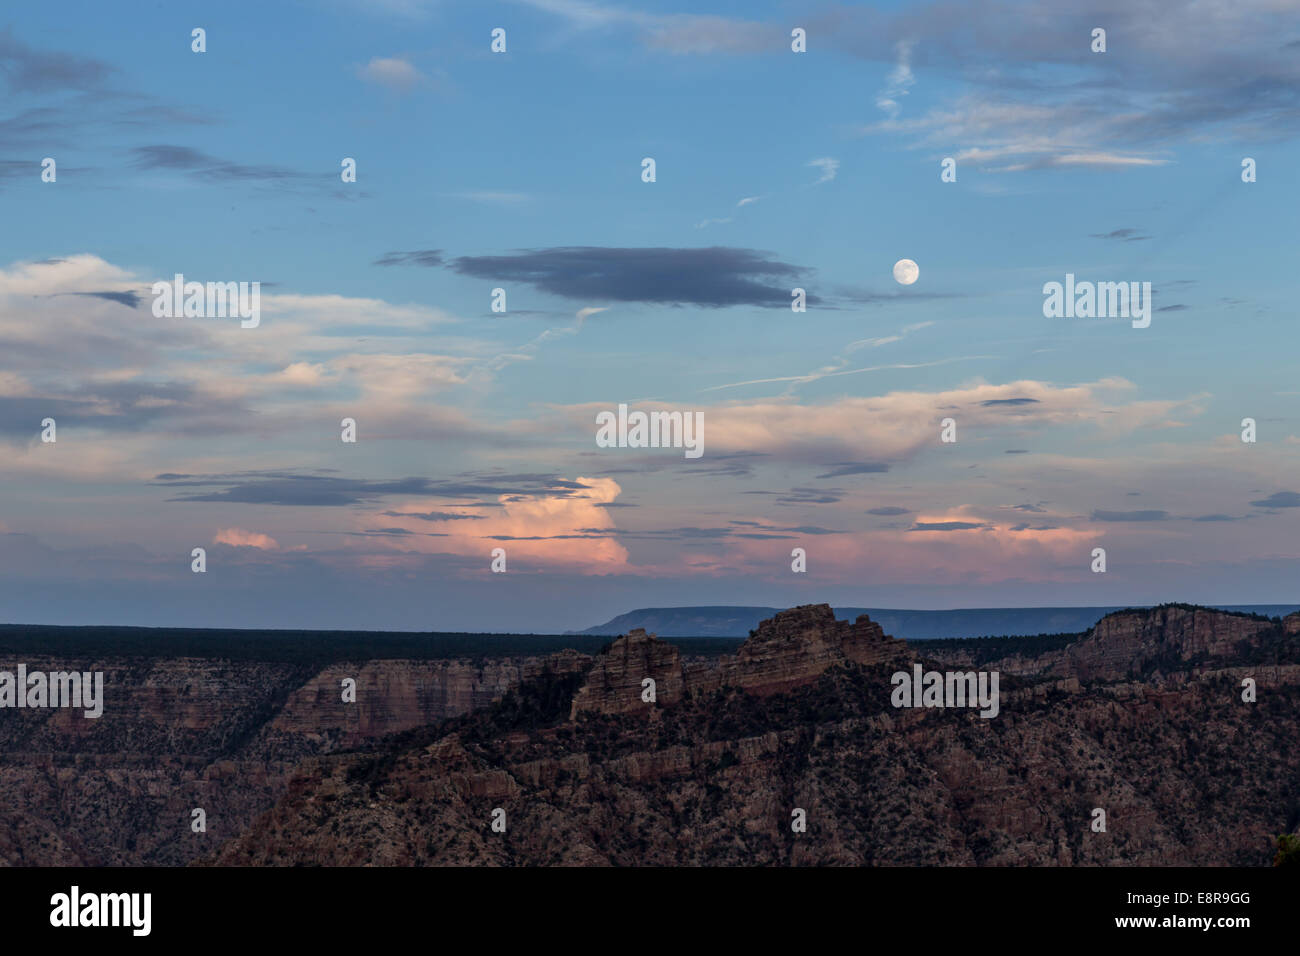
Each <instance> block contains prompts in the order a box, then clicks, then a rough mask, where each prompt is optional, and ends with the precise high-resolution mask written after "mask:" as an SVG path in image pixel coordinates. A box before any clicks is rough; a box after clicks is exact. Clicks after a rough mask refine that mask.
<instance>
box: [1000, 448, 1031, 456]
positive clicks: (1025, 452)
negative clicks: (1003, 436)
mask: <svg viewBox="0 0 1300 956" xmlns="http://www.w3.org/2000/svg"><path fill="white" fill-rule="evenodd" d="M1002 454H1004V455H1028V454H1029V449H1028V448H1008V449H1007V450H1006V451H1004V452H1003V453H1002Z"/></svg>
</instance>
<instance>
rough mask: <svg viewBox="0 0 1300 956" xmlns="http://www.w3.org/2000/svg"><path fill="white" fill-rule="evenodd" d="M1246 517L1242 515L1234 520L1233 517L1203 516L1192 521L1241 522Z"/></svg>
mask: <svg viewBox="0 0 1300 956" xmlns="http://www.w3.org/2000/svg"><path fill="white" fill-rule="evenodd" d="M1244 517H1246V516H1245V515H1242V516H1241V517H1236V518H1234V517H1233V516H1232V515H1201V516H1200V517H1199V518H1194V519H1192V520H1194V521H1240V520H1242V518H1244Z"/></svg>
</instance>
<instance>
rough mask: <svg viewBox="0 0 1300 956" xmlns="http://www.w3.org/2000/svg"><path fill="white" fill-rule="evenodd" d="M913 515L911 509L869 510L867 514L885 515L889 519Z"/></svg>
mask: <svg viewBox="0 0 1300 956" xmlns="http://www.w3.org/2000/svg"><path fill="white" fill-rule="evenodd" d="M911 513H912V509H910V508H868V509H867V514H869V515H885V516H888V517H894V516H896V515H910V514H911Z"/></svg>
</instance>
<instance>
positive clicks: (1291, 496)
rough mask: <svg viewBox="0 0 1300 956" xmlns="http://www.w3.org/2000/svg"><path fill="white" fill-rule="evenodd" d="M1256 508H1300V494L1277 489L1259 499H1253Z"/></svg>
mask: <svg viewBox="0 0 1300 956" xmlns="http://www.w3.org/2000/svg"><path fill="white" fill-rule="evenodd" d="M1251 504H1252V505H1254V506H1255V507H1256V508H1300V494H1296V493H1295V492H1294V491H1277V492H1274V493H1273V494H1271V495H1269V496H1268V497H1267V498H1262V499H1260V500H1259V501H1252V502H1251Z"/></svg>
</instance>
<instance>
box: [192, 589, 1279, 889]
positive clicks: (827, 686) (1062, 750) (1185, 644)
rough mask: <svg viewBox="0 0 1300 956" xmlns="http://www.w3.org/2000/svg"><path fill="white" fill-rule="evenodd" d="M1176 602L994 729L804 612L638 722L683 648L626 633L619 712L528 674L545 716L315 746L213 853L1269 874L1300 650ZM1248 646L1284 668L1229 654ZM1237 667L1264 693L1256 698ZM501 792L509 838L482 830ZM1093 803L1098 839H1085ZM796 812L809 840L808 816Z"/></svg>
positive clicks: (879, 652)
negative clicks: (569, 696) (283, 789)
mask: <svg viewBox="0 0 1300 956" xmlns="http://www.w3.org/2000/svg"><path fill="white" fill-rule="evenodd" d="M1169 610H1170V609H1168V608H1163V609H1158V610H1157V611H1153V612H1148V613H1147V614H1146V616H1145V618H1144V619H1142V620H1139V621H1136V622H1133V621H1131V620H1125V619H1123V617H1121V620H1120V621H1116V622H1110V623H1108V624H1107V625H1106V626H1105V627H1100V628H1099V629H1098V630H1099V631H1100V636H1099V635H1098V634H1097V633H1093V634H1090V635H1089V636H1087V637H1084V638H1082V639H1081V640H1080V641H1076V642H1075V645H1074V647H1075V649H1076V652H1075V654H1074V655H1071V654H1068V653H1067V650H1061V651H1057V652H1055V653H1054V654H1051V655H1043V656H1044V657H1045V658H1052V659H1051V660H1049V661H1046V662H1045V665H1044V667H1043V668H1042V674H1041V676H1040V677H1037V678H1034V677H1030V676H1026V677H1024V678H1021V679H1016V678H1010V679H1008V680H1007V681H1006V682H1004V685H1003V691H1002V695H1003V696H1002V705H1003V706H1002V710H1001V712H1000V715H999V716H998V717H997V718H995V719H991V720H983V719H981V718H979V717H977V716H976V715H975V714H973V713H971V712H970V711H969V710H963V709H957V708H952V709H948V708H903V709H895V708H894V707H892V706H891V704H890V695H889V686H890V681H889V677H890V674H891V671H892V670H893V668H894V666H895V664H894V661H895V654H896V652H898V651H901V650H904V649H901V648H896V647H895V646H894V645H893V643H890V642H888V641H882V640H881V637H882V636H883V635H878V634H875V633H874V632H873V631H872V630H871V628H869V627H864V626H863V624H862V623H861V622H859V623H858V624H857V625H854V626H853V627H852V628H849V627H848V625H842V624H839V623H835V622H833V621H832V620H830V619H828V618H827V616H826V614H825V613H824V612H822V611H821V610H820V609H817V608H812V609H809V608H800V609H796V610H795V611H792V612H787V614H786V615H781V616H779V619H774V621H773V622H770V623H769V626H768V627H767V628H766V632H765V633H764V632H763V629H760V634H756V635H755V638H754V639H752V641H753V644H752V646H749V645H747V646H746V650H745V651H744V652H742V653H741V654H738V655H737V656H736V658H734V659H732V660H729V661H727V660H724V661H723V662H722V663H721V664H720V665H719V666H718V667H716V668H713V669H704V668H700V667H697V666H696V664H695V663H694V662H690V661H688V662H687V663H686V666H685V671H684V673H685V678H684V684H685V688H686V690H687V693H685V694H683V695H682V697H681V699H680V700H679V701H677V702H675V703H673V704H665V705H663V706H662V707H658V708H656V710H655V714H656V719H655V720H651V721H647V720H645V719H644V718H643V717H641V716H640V715H634V714H633V713H632V712H631V711H629V710H628V709H627V708H626V707H624V706H623V700H624V696H623V691H624V690H628V691H629V692H630V689H631V687H632V678H633V677H634V676H635V675H636V673H637V672H638V670H639V669H646V668H649V669H652V670H653V669H654V668H656V667H659V668H661V669H662V670H666V671H667V672H670V673H671V672H673V670H674V669H675V668H676V666H677V661H676V660H675V659H674V658H672V657H671V655H667V654H664V653H663V652H662V650H660V649H657V648H656V647H655V644H657V643H658V642H654V641H653V639H652V638H650V637H649V636H648V635H644V634H637V635H629V638H630V639H624V642H623V643H624V647H623V648H621V649H618V652H617V653H613V654H612V655H611V659H610V662H609V664H607V665H606V667H605V668H604V669H603V670H602V671H601V672H600V676H599V677H597V679H596V681H595V682H594V684H589V685H588V686H587V687H584V688H583V689H582V690H580V691H578V693H577V695H576V696H577V698H578V699H581V700H583V701H585V702H587V703H588V704H592V703H596V702H598V701H600V700H608V701H609V702H610V706H609V709H606V710H605V711H604V712H600V711H598V710H591V709H586V708H582V709H580V715H581V717H582V719H581V720H579V721H578V722H576V723H575V722H573V721H572V720H571V719H570V716H571V713H572V709H571V708H570V707H568V706H559V705H553V706H550V707H549V709H548V708H547V707H546V706H541V705H542V702H545V701H547V700H549V699H550V697H551V694H550V692H549V689H548V687H547V686H533V685H530V684H528V683H525V684H524V685H521V687H520V689H519V693H520V694H521V696H522V697H523V698H526V699H531V700H534V701H536V702H539V706H541V709H540V710H537V711H534V712H533V717H534V719H535V720H534V724H535V725H534V726H533V727H532V728H531V729H529V730H527V731H524V732H521V731H519V730H517V729H516V728H517V726H518V725H517V721H516V720H515V719H514V718H513V717H511V716H510V715H509V714H506V713H504V712H502V713H501V714H497V713H495V712H494V711H491V710H489V711H484V712H479V713H477V714H475V715H471V716H470V717H469V718H467V722H464V723H459V724H457V725H456V727H455V730H454V733H451V734H449V735H447V736H444V737H441V738H440V737H439V732H438V730H437V729H436V728H430V730H429V742H428V743H427V744H426V743H423V742H421V741H416V742H415V743H413V744H411V745H409V746H408V747H407V748H406V749H404V750H401V751H394V752H391V753H387V754H385V755H384V757H383V759H382V760H381V759H378V758H377V757H376V756H375V755H346V754H341V755H338V756H336V757H326V758H320V759H319V760H318V761H315V762H313V764H312V765H311V766H310V767H307V768H304V771H303V773H302V774H301V775H300V776H299V777H298V779H297V780H296V781H295V782H294V784H293V785H292V786H291V787H290V788H289V790H288V792H287V794H286V796H285V798H284V799H282V800H281V801H280V802H279V803H278V804H277V805H276V807H275V808H274V809H273V810H272V811H271V813H270V814H268V815H267V816H266V817H265V818H263V819H261V820H259V821H258V822H257V823H256V824H255V825H254V826H253V827H252V828H250V830H249V831H248V832H246V833H244V834H242V835H241V836H240V837H239V838H237V839H236V840H234V841H231V842H230V843H228V844H227V845H226V846H225V847H223V848H222V850H221V851H220V853H219V854H217V856H216V857H215V862H217V863H221V864H235V865H248V864H253V865H259V864H290V863H295V864H301V863H309V864H325V865H336V864H361V863H374V864H377V865H413V864H414V865H422V864H434V865H446V864H452V865H466V864H488V865H498V864H499V865H521V864H522V865H552V864H566V865H609V864H613V865H624V866H626V865H710V864H714V865H733V864H734V865H801V864H822V865H825V864H857V865H862V864H867V865H1043V866H1052V865H1115V864H1128V865H1258V866H1264V865H1267V864H1268V863H1269V862H1270V860H1271V859H1272V856H1273V852H1274V839H1275V837H1276V834H1278V833H1281V832H1284V831H1286V830H1289V829H1291V828H1292V827H1293V826H1294V825H1295V816H1296V813H1297V812H1300V811H1298V810H1297V806H1298V805H1297V803H1296V794H1295V790H1294V781H1295V779H1296V776H1297V774H1300V750H1298V749H1297V748H1295V747H1294V746H1292V742H1293V740H1294V737H1295V735H1296V733H1297V730H1298V729H1300V663H1297V661H1300V653H1297V649H1296V641H1295V640H1294V638H1293V637H1292V636H1291V635H1290V634H1288V633H1287V631H1286V629H1284V628H1283V627H1281V626H1279V625H1277V624H1275V623H1269V622H1258V621H1254V620H1252V619H1250V618H1247V617H1242V616H1238V615H1217V614H1212V615H1210V616H1208V617H1205V618H1203V619H1201V620H1199V621H1198V620H1196V619H1195V616H1194V615H1193V616H1191V617H1189V616H1188V615H1185V614H1169V613H1166V612H1167V611H1169ZM1260 623H1264V624H1265V627H1263V628H1256V625H1257V624H1260ZM1134 635H1138V636H1140V640H1138V643H1137V644H1136V645H1134V653H1135V654H1136V657H1137V660H1139V661H1141V660H1157V659H1158V660H1160V667H1159V668H1157V669H1156V670H1154V671H1149V672H1147V673H1146V675H1145V676H1144V677H1142V678H1141V679H1118V680H1117V679H1112V678H1110V677H1101V678H1089V677H1086V676H1076V675H1073V674H1072V675H1069V676H1061V675H1060V674H1059V673H1057V671H1059V670H1062V669H1067V670H1068V669H1069V667H1074V666H1078V663H1079V662H1084V663H1085V664H1086V663H1088V662H1092V661H1096V660H1102V661H1104V662H1105V663H1106V664H1107V666H1108V667H1109V668H1110V670H1109V671H1106V673H1110V672H1111V671H1113V670H1114V669H1117V668H1119V667H1120V666H1122V665H1123V664H1124V662H1123V661H1122V660H1121V659H1120V658H1119V657H1118V656H1116V655H1115V653H1114V647H1115V642H1116V641H1119V640H1126V641H1130V642H1132V641H1133V640H1134V639H1135V638H1134ZM1094 638H1099V639H1096V640H1094ZM1085 642H1091V645H1090V646H1088V647H1085V648H1084V650H1083V652H1082V653H1079V652H1078V650H1077V648H1078V645H1080V644H1083V643H1085ZM1252 642H1254V643H1252ZM616 643H617V642H616ZM1094 648H1096V650H1094ZM1243 648H1244V649H1243ZM611 650H614V649H611ZM913 650H914V651H915V652H917V653H919V654H924V651H925V646H924V643H920V644H918V645H914V646H913ZM1256 650H1257V651H1260V652H1261V653H1260V654H1258V655H1256V656H1257V657H1258V658H1259V659H1260V660H1268V661H1276V662H1277V663H1268V664H1253V665H1247V664H1234V661H1239V660H1240V659H1242V657H1243V655H1244V656H1246V657H1249V656H1250V654H1249V653H1248V652H1250V651H1256ZM1099 652H1105V653H1099ZM1178 653H1185V654H1187V655H1188V656H1187V657H1185V658H1179V657H1178V656H1177V654H1178ZM851 655H852V656H851ZM1012 656H1016V657H1022V658H1023V655H1020V654H1018V653H1013V655H1012ZM860 659H861V660H865V661H866V663H859V662H858V661H859V660H860ZM1203 659H1204V660H1208V661H1209V663H1208V664H1207V665H1204V666H1203V665H1202V664H1201V663H1199V662H1200V661H1202V660H1203ZM846 661H847V662H848V663H847V664H846V663H845V662H846ZM1067 661H1069V662H1072V663H1070V664H1069V667H1067V666H1066V665H1067ZM1180 661H1181V663H1180ZM624 665H627V666H624ZM980 666H981V667H982V668H987V669H999V668H1000V667H1001V661H1000V660H999V659H997V658H993V659H990V660H984V661H982V662H981V665H980ZM1085 670H1087V668H1086V667H1085ZM1103 670H1104V669H1103V668H1101V667H1097V668H1095V669H1094V672H1102V671H1103ZM593 674H595V670H594V669H593ZM700 674H705V675H707V674H712V675H713V677H711V678H710V680H712V681H713V682H714V687H715V689H714V690H713V691H712V692H710V693H709V694H707V695H693V694H691V693H690V690H691V685H692V680H693V679H695V678H694V676H693V675H700ZM724 674H725V675H729V676H728V677H727V678H724V676H723V675H724ZM1245 677H1250V678H1252V679H1253V680H1254V681H1255V682H1256V687H1257V690H1258V698H1257V700H1252V701H1248V700H1246V699H1244V698H1243V696H1242V680H1243V678H1245ZM744 682H748V683H749V687H748V688H746V689H742V688H741V687H740V686H739V684H740V683H744ZM782 686H784V687H785V689H780V688H781V687H782ZM611 688H613V689H614V690H613V694H612V696H610V697H602V695H603V694H605V692H606V691H608V690H610V689H611ZM638 700H639V697H638ZM497 807H500V808H502V809H504V810H505V811H506V813H507V816H508V819H509V827H508V829H507V831H506V832H505V833H493V832H492V831H491V829H490V828H489V826H488V825H487V823H488V820H489V818H490V814H491V813H492V811H493V810H494V809H495V808H497ZM1096 808H1101V809H1104V810H1105V811H1106V815H1107V829H1106V831H1105V832H1094V831H1093V830H1092V828H1091V823H1092V820H1093V811H1094V809H1096ZM795 809H800V810H803V811H804V813H805V815H806V819H807V822H808V828H807V831H806V832H802V833H795V832H793V831H792V830H791V827H790V820H791V814H792V811H794V810H795Z"/></svg>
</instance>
